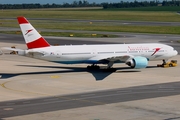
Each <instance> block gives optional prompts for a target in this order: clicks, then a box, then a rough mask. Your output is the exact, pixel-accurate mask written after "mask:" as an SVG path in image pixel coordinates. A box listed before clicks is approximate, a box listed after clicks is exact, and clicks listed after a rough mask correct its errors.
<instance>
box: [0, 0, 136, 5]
mask: <svg viewBox="0 0 180 120" xmlns="http://www.w3.org/2000/svg"><path fill="white" fill-rule="evenodd" d="M73 1H79V0H0V4H22V3H40V4H46V3H49V4H52V3H56V4H63V3H72V2H73ZM87 1H88V2H89V3H93V2H95V3H102V2H111V3H113V2H120V1H121V0H87ZM123 1H124V0H123ZM128 1H134V0H128Z"/></svg>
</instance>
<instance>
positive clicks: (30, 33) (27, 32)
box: [17, 16, 50, 49]
mask: <svg viewBox="0 0 180 120" xmlns="http://www.w3.org/2000/svg"><path fill="white" fill-rule="evenodd" d="M17 20H18V23H19V25H20V28H21V31H22V34H23V36H24V39H25V42H26V45H27V47H28V49H33V48H41V47H49V46H50V44H49V43H48V42H47V41H46V40H45V39H44V38H43V37H42V36H41V35H40V34H39V33H38V32H37V30H36V29H35V28H34V27H33V26H32V25H31V24H30V23H29V21H28V20H27V19H26V18H25V17H23V16H21V17H17Z"/></svg>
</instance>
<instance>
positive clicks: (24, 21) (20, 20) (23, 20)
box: [17, 17, 29, 24]
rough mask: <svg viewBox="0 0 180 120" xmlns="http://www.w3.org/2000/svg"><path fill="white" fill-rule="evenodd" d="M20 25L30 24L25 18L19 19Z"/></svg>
mask: <svg viewBox="0 0 180 120" xmlns="http://www.w3.org/2000/svg"><path fill="white" fill-rule="evenodd" d="M17 19H18V22H19V24H25V23H29V22H28V20H27V19H26V18H25V17H17Z"/></svg>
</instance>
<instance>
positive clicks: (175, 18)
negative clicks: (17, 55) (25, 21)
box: [0, 6, 180, 22]
mask: <svg viewBox="0 0 180 120" xmlns="http://www.w3.org/2000/svg"><path fill="white" fill-rule="evenodd" d="M173 7H175V6H173ZM163 8H164V7H163ZM175 8H176V9H177V10H179V9H178V8H177V7H175ZM179 8H180V7H179ZM135 9H136V10H135ZM145 9H147V10H145ZM150 9H151V10H155V8H149V7H147V8H128V9H124V8H122V9H114V10H112V9H110V10H101V9H99V10H49V11H48V10H41V9H40V10H33V9H32V10H1V11H0V18H16V17H17V16H25V17H27V18H59V19H85V20H127V21H164V22H170V21H171V22H179V21H180V15H178V14H177V13H176V11H173V10H168V11H160V10H159V11H155V12H154V11H150ZM164 9H165V8H164ZM169 9H170V8H169ZM171 9H173V8H172V7H171ZM176 9H175V10H176Z"/></svg>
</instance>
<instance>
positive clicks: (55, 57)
mask: <svg viewBox="0 0 180 120" xmlns="http://www.w3.org/2000/svg"><path fill="white" fill-rule="evenodd" d="M157 49H158V50H157ZM175 55H177V51H176V50H174V48H173V47H171V46H168V45H164V44H158V43H151V44H102V45H68V46H67V45H65V46H50V47H44V48H35V49H29V50H26V56H28V57H33V58H38V59H42V60H47V61H52V62H58V63H65V64H74V63H88V64H99V63H103V62H100V61H99V60H101V59H103V58H109V57H111V58H112V57H113V56H114V57H117V56H132V57H136V56H141V57H145V58H147V60H163V59H165V60H168V59H169V58H171V57H173V56H175ZM116 62H125V61H121V60H119V61H116ZM103 64H106V63H103Z"/></svg>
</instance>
